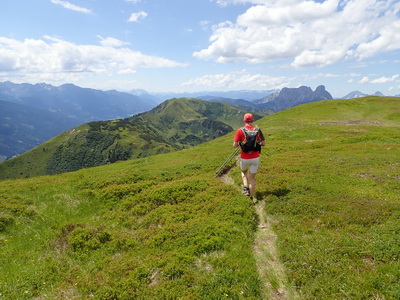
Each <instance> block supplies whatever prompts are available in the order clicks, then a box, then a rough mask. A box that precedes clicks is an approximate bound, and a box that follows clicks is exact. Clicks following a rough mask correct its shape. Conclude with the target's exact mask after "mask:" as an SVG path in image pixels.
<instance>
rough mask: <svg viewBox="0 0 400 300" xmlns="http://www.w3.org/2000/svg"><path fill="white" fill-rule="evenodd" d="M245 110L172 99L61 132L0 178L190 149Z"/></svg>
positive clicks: (3, 168)
mask: <svg viewBox="0 0 400 300" xmlns="http://www.w3.org/2000/svg"><path fill="white" fill-rule="evenodd" d="M244 113H245V111H242V110H240V109H237V108H234V107H232V106H229V105H227V104H223V103H214V102H208V101H203V100H199V99H190V98H181V99H171V100H168V101H165V102H163V103H161V104H159V105H158V106H156V107H155V108H153V109H152V110H150V111H148V112H145V113H141V114H138V115H136V116H133V117H130V118H127V119H119V120H111V121H96V122H90V123H87V124H83V125H80V126H78V127H75V128H73V129H70V130H68V131H66V132H63V133H62V134H60V135H58V136H56V137H54V138H52V139H50V140H49V141H47V142H45V143H43V144H41V145H39V146H37V147H35V148H34V149H32V150H30V151H28V152H26V153H24V154H22V155H19V156H17V157H14V158H12V159H9V160H6V161H4V162H3V163H0V178H2V179H9V178H21V177H31V176H38V175H45V174H58V173H63V172H70V171H76V170H78V169H81V168H87V167H93V166H98V165H103V164H108V163H113V162H116V161H120V160H127V159H131V158H139V157H145V156H149V155H155V154H159V153H164V152H169V151H174V150H178V149H184V148H188V147H192V146H195V145H198V144H201V143H204V142H206V141H210V140H212V139H214V138H216V137H219V136H222V135H225V134H227V133H228V132H231V131H232V130H233V128H235V127H239V126H241V124H242V117H243V114H244ZM254 116H255V118H256V119H259V118H261V115H259V114H254Z"/></svg>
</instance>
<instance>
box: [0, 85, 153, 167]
mask: <svg viewBox="0 0 400 300" xmlns="http://www.w3.org/2000/svg"><path fill="white" fill-rule="evenodd" d="M156 105H157V102H156V101H154V99H153V98H152V97H151V96H146V95H142V96H140V97H139V96H136V95H132V94H128V93H121V92H117V91H107V92H104V91H100V90H94V89H87V88H80V87H77V86H75V85H72V84H64V85H62V86H60V87H54V86H52V85H48V84H44V83H42V84H35V85H32V84H28V83H23V84H14V83H12V82H9V81H7V82H3V83H0V161H2V160H4V159H6V158H10V157H12V156H14V155H17V154H20V153H23V152H25V151H27V150H29V149H31V148H33V147H35V146H37V145H39V144H41V143H43V142H44V141H46V140H48V139H50V138H52V137H54V136H56V135H57V134H59V133H61V132H63V131H65V130H68V129H70V128H73V127H75V126H78V125H80V124H84V123H87V122H90V121H100V120H113V119H118V118H126V117H130V116H132V115H135V114H138V113H141V112H144V111H148V110H149V109H151V108H153V107H155V106H156Z"/></svg>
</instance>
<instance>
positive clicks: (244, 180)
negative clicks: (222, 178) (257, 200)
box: [242, 170, 249, 187]
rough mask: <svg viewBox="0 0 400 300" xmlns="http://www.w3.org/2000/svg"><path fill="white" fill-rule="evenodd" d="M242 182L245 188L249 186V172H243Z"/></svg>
mask: <svg viewBox="0 0 400 300" xmlns="http://www.w3.org/2000/svg"><path fill="white" fill-rule="evenodd" d="M242 181H243V186H247V187H248V186H249V181H248V179H247V170H246V171H242Z"/></svg>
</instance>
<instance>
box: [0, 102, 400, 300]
mask: <svg viewBox="0 0 400 300" xmlns="http://www.w3.org/2000/svg"><path fill="white" fill-rule="evenodd" d="M257 125H258V126H259V127H261V128H262V130H263V132H264V135H265V136H266V138H267V146H266V147H265V148H264V149H263V152H262V162H261V166H260V169H259V173H258V175H257V184H258V185H257V194H256V196H257V198H258V199H260V200H261V199H264V200H265V207H264V208H265V214H266V215H267V218H268V219H269V222H270V223H271V224H273V229H274V231H275V234H276V236H277V240H276V243H277V250H278V257H279V260H280V262H281V263H282V265H283V266H284V271H285V275H286V277H287V279H288V281H289V284H290V287H291V288H293V289H294V290H295V291H296V294H297V297H298V298H300V299H399V298H400V284H399V282H400V263H399V254H400V234H399V233H400V197H399V192H400V175H399V169H400V168H399V167H400V99H399V98H378V97H370V98H362V99H356V100H329V101H323V102H316V103H310V104H306V105H301V106H298V107H294V108H292V109H288V110H286V111H282V112H279V113H276V114H273V115H270V116H268V117H265V118H263V119H262V120H259V121H257ZM233 135H234V133H230V134H228V135H226V136H224V137H221V138H218V139H216V140H213V141H211V142H207V143H204V144H202V145H199V146H196V147H194V148H190V149H185V150H181V151H178V152H173V153H167V154H160V155H156V156H152V157H146V158H141V159H135V160H129V161H126V162H117V163H114V164H110V165H106V166H100V167H96V168H88V169H82V170H80V171H76V172H71V173H65V174H60V175H54V176H43V177H35V178H30V179H18V180H8V181H0V207H1V213H0V274H2V275H1V277H0V299H88V298H93V299H262V298H263V295H265V294H266V293H265V291H264V290H263V289H264V287H263V285H262V284H261V280H260V276H259V275H258V273H257V262H256V260H255V258H254V254H253V244H254V238H255V235H256V232H257V230H258V229H257V225H258V221H259V220H258V217H257V214H256V212H255V208H254V205H253V203H252V202H251V201H250V200H249V199H248V198H247V197H245V196H242V195H240V192H238V188H237V186H238V185H240V183H241V178H240V173H239V170H238V168H237V167H234V168H232V169H231V171H230V175H231V176H232V177H233V179H234V181H235V183H236V185H237V186H235V185H228V184H225V183H223V182H222V181H221V180H219V179H218V178H215V176H214V172H215V171H216V170H217V169H218V168H219V166H220V165H221V164H222V163H223V162H224V161H225V160H226V158H227V157H228V156H229V155H230V154H231V153H232V152H233V149H232V148H231V146H232V140H233ZM273 280H274V279H273V278H271V281H273ZM271 286H272V289H274V288H276V285H274V282H271ZM269 294H274V293H273V291H272V292H271V291H270V292H269Z"/></svg>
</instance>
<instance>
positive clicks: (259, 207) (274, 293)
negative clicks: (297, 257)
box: [220, 173, 299, 300]
mask: <svg viewBox="0 0 400 300" xmlns="http://www.w3.org/2000/svg"><path fill="white" fill-rule="evenodd" d="M220 179H221V181H222V182H224V183H225V184H231V185H235V182H234V180H233V179H232V178H231V177H230V176H229V173H228V174H224V175H222V176H220ZM238 190H240V188H239V187H238ZM254 208H255V211H256V213H257V216H258V219H259V224H258V228H257V231H256V234H255V240H254V246H253V250H254V257H255V260H256V264H257V269H258V273H259V276H260V280H261V283H262V297H263V298H262V299H272V300H291V299H299V297H297V295H296V294H295V292H294V290H293V289H291V288H290V287H289V284H288V280H287V277H286V275H285V269H284V266H283V265H282V263H281V262H280V261H279V256H278V249H277V246H276V239H277V236H276V234H275V232H274V231H273V228H272V226H273V223H274V219H273V218H272V217H271V216H269V215H267V213H266V211H265V200H261V201H258V202H257V203H256V204H255V205H254Z"/></svg>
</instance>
